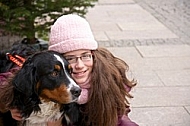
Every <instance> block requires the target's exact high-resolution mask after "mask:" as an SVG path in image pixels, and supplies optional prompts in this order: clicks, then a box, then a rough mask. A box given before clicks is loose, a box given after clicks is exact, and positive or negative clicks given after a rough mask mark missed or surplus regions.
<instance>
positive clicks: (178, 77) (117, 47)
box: [86, 0, 190, 126]
mask: <svg viewBox="0 0 190 126" xmlns="http://www.w3.org/2000/svg"><path fill="white" fill-rule="evenodd" d="M189 3H190V2H189V0H99V2H98V3H97V4H96V5H95V7H94V8H90V9H89V12H88V13H87V15H86V19H87V20H88V21H89V23H90V25H91V27H92V30H93V33H94V35H95V39H96V40H97V41H98V42H99V46H101V47H106V48H108V49H109V50H110V51H112V52H113V53H114V54H115V55H116V56H118V57H120V58H122V59H123V60H125V61H126V62H127V63H128V65H129V67H130V69H129V73H128V76H129V77H130V78H135V79H136V80H137V81H138V85H137V86H136V87H135V88H134V89H133V90H132V92H131V93H132V95H133V96H134V98H133V99H131V100H130V102H131V106H132V112H131V113H130V115H129V116H130V118H131V119H132V120H134V121H135V122H136V123H138V124H139V125H140V126H190V77H189V75H190V4H189Z"/></svg>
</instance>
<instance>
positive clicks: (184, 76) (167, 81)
mask: <svg viewBox="0 0 190 126" xmlns="http://www.w3.org/2000/svg"><path fill="white" fill-rule="evenodd" d="M156 73H157V75H158V76H159V78H161V80H162V82H163V83H164V85H166V86H190V77H189V75H190V69H186V70H172V71H156Z"/></svg>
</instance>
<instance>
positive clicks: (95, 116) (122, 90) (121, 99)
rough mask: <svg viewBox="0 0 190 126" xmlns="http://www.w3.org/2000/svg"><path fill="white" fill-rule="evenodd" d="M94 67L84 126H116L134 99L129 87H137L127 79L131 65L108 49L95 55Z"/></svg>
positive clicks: (103, 49)
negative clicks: (127, 72)
mask: <svg viewBox="0 0 190 126" xmlns="http://www.w3.org/2000/svg"><path fill="white" fill-rule="evenodd" d="M92 53H93V58H94V66H93V72H92V78H91V88H90V91H89V99H88V102H87V103H86V104H85V106H84V114H86V116H87V118H85V125H87V126H88V125H92V126H116V125H117V123H118V116H119V115H123V114H124V113H125V109H126V105H128V101H127V99H126V96H127V97H129V98H132V96H131V95H130V94H129V92H127V91H126V87H129V88H132V87H133V86H135V85H136V82H135V81H134V80H132V81H129V80H128V78H127V77H126V71H127V70H128V68H129V67H128V65H127V64H126V63H125V62H124V61H123V60H121V59H119V58H117V57H115V56H114V55H112V54H111V53H110V52H109V51H108V50H107V49H105V48H98V49H97V50H94V51H92Z"/></svg>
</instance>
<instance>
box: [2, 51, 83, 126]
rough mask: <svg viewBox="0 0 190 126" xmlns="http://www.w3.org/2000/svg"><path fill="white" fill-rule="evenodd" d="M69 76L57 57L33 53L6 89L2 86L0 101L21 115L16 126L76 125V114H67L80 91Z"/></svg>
mask: <svg viewBox="0 0 190 126" xmlns="http://www.w3.org/2000/svg"><path fill="white" fill-rule="evenodd" d="M71 72H72V68H71V67H70V65H69V63H68V62H67V61H66V60H65V59H64V57H63V56H62V55H61V54H60V53H58V52H55V51H43V52H39V53H35V54H33V55H32V56H29V57H28V58H27V59H26V61H25V62H24V64H23V66H22V68H21V69H20V70H19V71H18V72H17V73H16V74H15V75H14V76H13V77H12V78H11V79H10V82H9V84H8V85H5V86H1V88H3V97H1V101H3V102H4V104H5V105H6V106H7V108H9V109H11V108H17V109H18V110H20V111H21V115H22V117H23V121H21V122H19V123H18V125H26V126H46V125H47V122H48V121H55V120H59V119H61V118H65V119H66V123H67V124H68V125H72V123H74V122H75V121H78V120H77V118H74V117H77V112H76V113H75V112H72V113H73V114H74V113H75V114H76V115H75V116H74V115H71V114H72V113H71V114H70V113H69V112H68V110H69V111H71V110H72V108H70V107H72V106H73V104H76V103H75V102H76V100H77V98H78V97H79V95H80V93H81V89H80V87H79V86H78V85H77V84H76V83H75V81H74V80H73V79H72V78H71V76H70V73H71ZM1 93H2V92H1ZM74 106H75V105H74ZM73 110H77V109H76V108H75V109H73Z"/></svg>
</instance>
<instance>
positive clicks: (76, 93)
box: [71, 87, 81, 97]
mask: <svg viewBox="0 0 190 126" xmlns="http://www.w3.org/2000/svg"><path fill="white" fill-rule="evenodd" d="M80 93H81V89H80V88H79V87H72V88H71V94H72V95H74V96H75V97H78V96H79V95H80Z"/></svg>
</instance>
